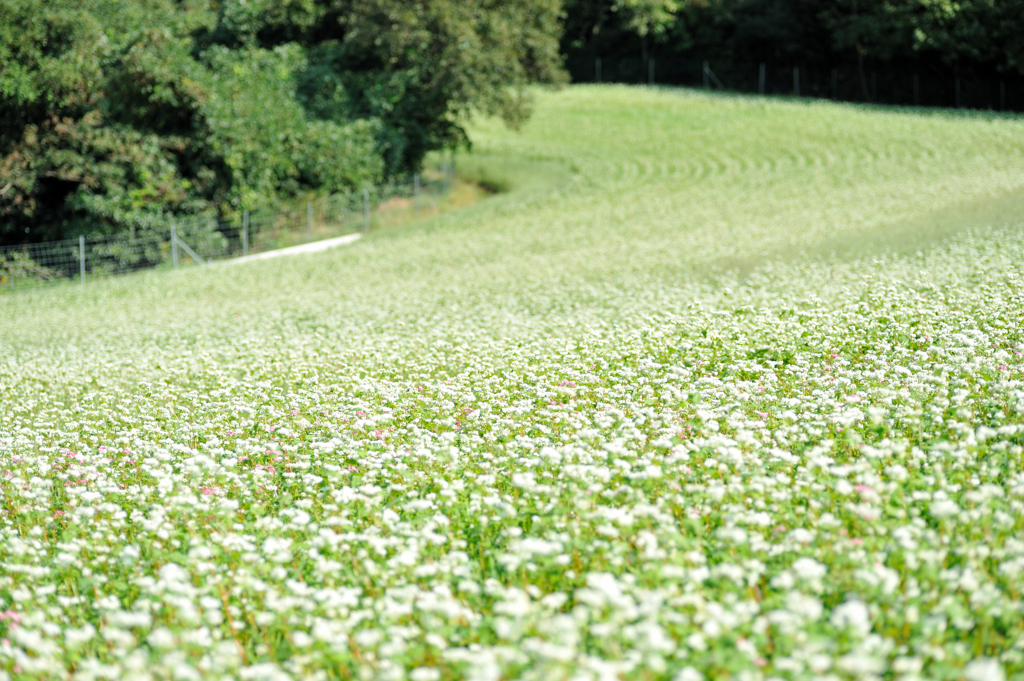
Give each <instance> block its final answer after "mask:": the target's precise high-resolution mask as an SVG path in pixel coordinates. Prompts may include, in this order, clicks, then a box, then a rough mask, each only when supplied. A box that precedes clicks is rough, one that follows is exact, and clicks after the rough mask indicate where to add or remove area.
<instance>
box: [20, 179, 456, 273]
mask: <svg viewBox="0 0 1024 681" xmlns="http://www.w3.org/2000/svg"><path fill="white" fill-rule="evenodd" d="M453 181H454V168H453V166H452V165H450V164H442V167H441V173H440V176H439V177H433V178H431V179H424V178H421V177H420V176H419V175H414V176H412V177H411V178H408V179H407V180H406V181H402V182H396V183H390V184H387V185H383V186H377V187H373V188H366V189H363V190H361V191H354V192H347V193H342V194H333V195H330V196H325V197H321V198H318V199H312V200H308V201H305V202H297V203H295V204H293V205H288V206H283V207H278V208H276V209H274V210H263V211H242V212H241V213H240V214H239V215H237V216H234V217H233V218H231V219H225V218H216V217H194V218H189V219H181V218H170V217H168V218H165V219H162V220H161V219H157V220H156V223H157V224H156V225H155V226H154V227H152V228H147V229H145V230H143V231H139V232H135V233H127V234H118V235H115V236H104V237H79V238H78V239H66V240H63V241H48V242H42V243H28V244H21V245H17V246H0V291H5V290H13V289H23V288H31V287H37V286H42V285H46V284H55V283H60V282H64V283H71V282H77V283H85V282H86V281H88V280H90V279H94V278H97V277H107V276H113V275H120V274H127V273H129V272H134V271H137V270H141V269H152V268H174V267H179V266H185V265H189V264H202V263H207V262H211V261H216V260H224V259H229V258H237V257H241V256H246V255H254V254H256V253H262V252H266V251H271V250H276V249H279V248H286V247H288V246H295V245H299V244H303V243H310V242H313V241H319V240H322V239H327V238H331V237H336V236H342V235H345V234H352V233H356V232H363V231H367V230H369V229H370V228H371V227H372V226H374V225H375V224H386V223H387V222H388V221H389V220H394V219H400V218H401V217H407V216H408V215H409V214H412V215H416V214H419V213H421V212H423V211H426V210H433V209H436V208H437V207H438V205H439V203H440V201H441V200H442V199H443V197H444V196H445V195H446V194H447V193H448V191H449V190H450V188H451V185H452V182H453Z"/></svg>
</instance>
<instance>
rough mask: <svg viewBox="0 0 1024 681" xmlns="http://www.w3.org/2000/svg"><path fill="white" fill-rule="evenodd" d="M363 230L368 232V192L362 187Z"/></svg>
mask: <svg viewBox="0 0 1024 681" xmlns="http://www.w3.org/2000/svg"><path fill="white" fill-rule="evenodd" d="M363 229H364V231H367V232H369V231H370V190H369V189H367V188H366V187H363Z"/></svg>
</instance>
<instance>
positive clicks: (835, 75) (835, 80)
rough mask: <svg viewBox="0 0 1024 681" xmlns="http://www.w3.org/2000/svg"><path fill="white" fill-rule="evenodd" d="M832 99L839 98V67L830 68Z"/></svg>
mask: <svg viewBox="0 0 1024 681" xmlns="http://www.w3.org/2000/svg"><path fill="white" fill-rule="evenodd" d="M832 99H833V100H838V99H839V69H832Z"/></svg>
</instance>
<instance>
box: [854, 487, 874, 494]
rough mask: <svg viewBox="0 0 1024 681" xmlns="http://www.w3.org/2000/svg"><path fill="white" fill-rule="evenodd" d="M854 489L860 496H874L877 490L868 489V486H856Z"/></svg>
mask: <svg viewBox="0 0 1024 681" xmlns="http://www.w3.org/2000/svg"><path fill="white" fill-rule="evenodd" d="M853 488H854V489H855V490H857V492H859V493H860V494H874V493H875V490H873V489H872V488H870V487H868V486H867V485H854V486H853Z"/></svg>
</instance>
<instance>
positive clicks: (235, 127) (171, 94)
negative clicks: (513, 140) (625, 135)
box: [0, 0, 563, 243]
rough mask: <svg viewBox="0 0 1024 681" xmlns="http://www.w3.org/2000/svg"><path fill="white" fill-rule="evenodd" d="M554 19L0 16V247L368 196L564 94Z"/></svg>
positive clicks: (318, 3)
mask: <svg viewBox="0 0 1024 681" xmlns="http://www.w3.org/2000/svg"><path fill="white" fill-rule="evenodd" d="M560 22H561V8H560V5H559V4H558V2H557V0H513V1H511V2H510V1H509V0H500V1H499V0H412V1H407V0H294V1H291V2H287V1H284V0H224V1H222V2H215V1H213V0H48V2H46V3H40V2H38V1H37V0H0V121H2V125H0V192H2V195H0V243H12V242H13V243H17V242H19V241H37V240H42V239H54V238H63V237H69V236H76V235H78V234H99V233H114V232H123V231H133V230H136V231H137V230H146V229H149V228H151V226H152V225H153V224H154V217H155V216H156V215H157V214H158V213H160V212H163V213H164V214H166V213H174V214H195V213H208V214H209V213H213V214H220V215H225V214H230V213H232V212H234V211H237V210H240V209H241V208H243V207H249V208H251V207H255V206H256V205H258V204H260V203H261V202H270V201H276V200H279V199H280V198H281V197H286V196H294V195H296V194H299V193H303V192H309V191H337V190H340V189H344V188H346V187H359V186H363V185H366V184H370V183H375V182H381V181H383V180H386V179H387V178H389V177H392V176H395V175H397V174H402V173H405V172H408V171H411V170H414V169H416V168H417V167H418V166H419V164H420V163H421V162H422V160H423V158H424V155H425V154H426V153H427V152H428V151H430V150H434V149H441V148H445V147H451V146H453V145H456V144H458V143H460V142H462V141H464V139H465V135H464V133H463V130H462V125H463V123H464V122H465V120H466V118H467V116H468V115H469V113H470V112H471V111H474V110H478V111H484V112H487V113H490V114H496V115H500V116H502V117H503V118H504V119H505V120H506V121H507V122H508V123H510V124H511V125H517V124H518V123H520V122H521V121H522V120H523V119H524V117H525V116H527V115H528V113H529V97H528V96H527V93H526V91H525V89H524V86H525V85H527V84H528V83H531V82H536V81H541V82H559V81H560V80H562V79H563V75H562V71H561V61H560V57H559V53H558V36H559V34H560Z"/></svg>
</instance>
